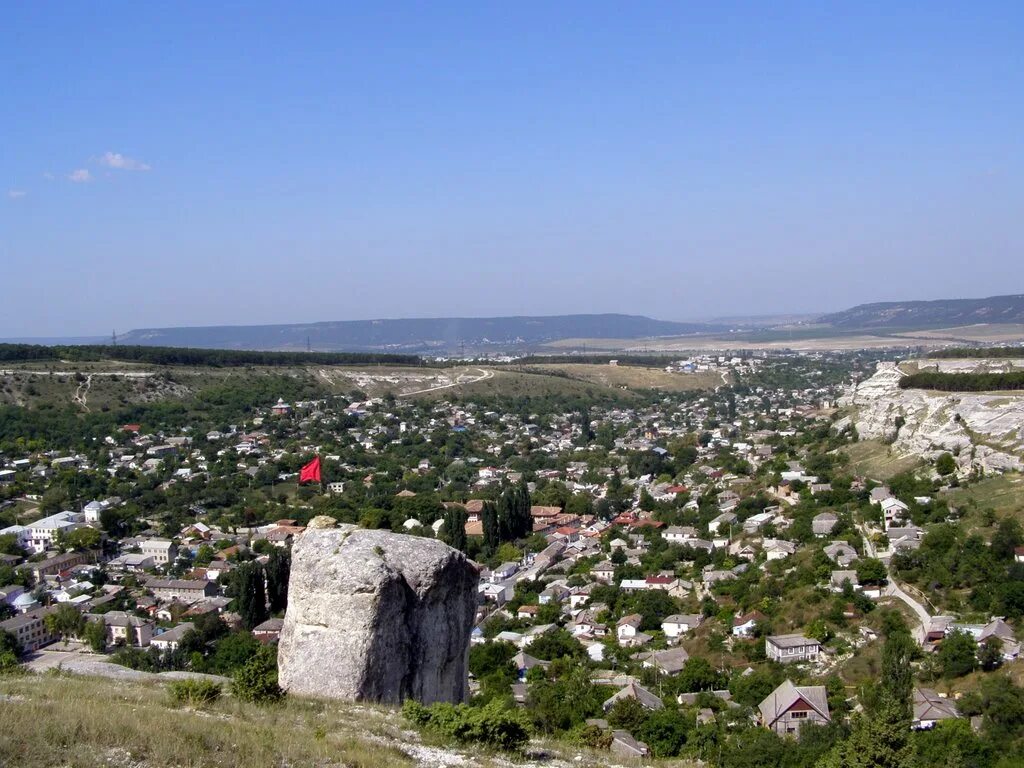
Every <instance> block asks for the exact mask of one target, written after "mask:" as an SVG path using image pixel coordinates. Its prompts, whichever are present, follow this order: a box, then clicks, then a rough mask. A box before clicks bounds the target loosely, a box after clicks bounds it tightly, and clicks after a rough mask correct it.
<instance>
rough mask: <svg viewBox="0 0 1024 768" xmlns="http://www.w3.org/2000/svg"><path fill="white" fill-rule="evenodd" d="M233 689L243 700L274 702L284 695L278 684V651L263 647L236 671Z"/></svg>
mask: <svg viewBox="0 0 1024 768" xmlns="http://www.w3.org/2000/svg"><path fill="white" fill-rule="evenodd" d="M231 691H232V692H233V693H234V694H235V696H237V697H238V698H240V699H242V700H243V701H251V702H253V703H254V704H273V703H275V702H277V701H280V700H281V698H283V697H284V691H282V690H281V688H280V686H278V684H277V653H276V652H275V651H274V649H273V648H270V647H266V646H264V647H262V648H260V649H259V650H258V651H257V652H256V653H255V654H253V657H252V658H251V659H249V660H248V661H247V662H245V664H243V665H242V667H241V668H240V669H238V670H237V671H236V672H235V677H234V679H233V680H232V682H231Z"/></svg>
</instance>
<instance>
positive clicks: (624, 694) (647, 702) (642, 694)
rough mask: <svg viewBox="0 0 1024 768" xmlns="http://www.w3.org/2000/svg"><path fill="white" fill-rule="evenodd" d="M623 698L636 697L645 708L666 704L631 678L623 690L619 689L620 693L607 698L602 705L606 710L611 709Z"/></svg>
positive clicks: (654, 708)
mask: <svg viewBox="0 0 1024 768" xmlns="http://www.w3.org/2000/svg"><path fill="white" fill-rule="evenodd" d="M622 699H636V700H637V701H639V702H640V703H641V704H642V705H643V706H644V708H646V709H650V710H659V709H662V708H663V707H664V706H665V703H664V702H663V701H662V700H661V698H660V697H659V696H657V695H655V694H653V693H651V692H650V691H648V690H647V689H646V688H644V687H643V686H642V685H640V684H639V683H637V682H636V681H635V680H631V681H630V682H628V683H626V685H625V686H624V687H623V688H622V689H621V690H619V692H618V693H616V694H614V695H613V696H611V697H609V698H608V699H606V700H605V702H604V704H602V705H601V707H602V709H604V711H605V712H607V711H608V710H609V709H611V708H612V707H614V706H615V704H616V703H617V702H619V701H621V700H622Z"/></svg>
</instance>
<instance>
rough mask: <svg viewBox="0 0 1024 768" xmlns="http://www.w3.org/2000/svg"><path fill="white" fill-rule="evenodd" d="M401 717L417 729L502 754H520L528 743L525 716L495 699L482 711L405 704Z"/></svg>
mask: <svg viewBox="0 0 1024 768" xmlns="http://www.w3.org/2000/svg"><path fill="white" fill-rule="evenodd" d="M402 715H403V716H404V717H405V718H406V720H408V721H409V722H411V723H412V724H413V725H416V726H417V727H419V728H422V729H424V730H426V731H429V732H431V733H434V734H437V735H438V736H441V737H443V738H446V739H452V740H454V741H457V742H459V743H462V744H479V745H481V746H484V747H488V748H491V749H499V750H503V751H505V752H517V751H520V750H521V749H522V748H523V746H524V745H525V744H526V742H527V741H529V739H530V733H529V720H528V718H527V716H526V713H525V712H522V711H520V710H518V709H512V708H509V707H508V706H507V705H506V704H504V703H503V702H501V701H499V700H497V699H494V700H491V701H489V702H488V703H487V704H485V705H484V706H482V707H471V706H469V705H467V704H444V703H438V704H431V705H430V706H429V707H427V706H424V705H423V704H420V703H419V702H416V701H411V700H410V701H406V702H405V704H404V705H403V706H402Z"/></svg>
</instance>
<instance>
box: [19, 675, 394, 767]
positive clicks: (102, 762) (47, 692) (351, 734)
mask: <svg viewBox="0 0 1024 768" xmlns="http://www.w3.org/2000/svg"><path fill="white" fill-rule="evenodd" d="M0 696H2V697H3V704H2V710H3V724H4V727H3V728H2V729H0V765H12V766H13V765H18V766H22V768H49V767H50V766H56V765H61V766H71V767H73V768H94V767H97V768H98V766H110V765H126V766H127V765H131V766H137V767H138V768H142V767H143V766H144V767H145V768H150V767H151V766H152V767H153V768H156V767H157V766H190V767H194V768H199V767H200V766H216V767H218V768H220V767H224V768H243V767H245V768H248V766H256V765H289V766H314V765H316V766H341V765H345V766H353V768H362V767H364V766H365V767H367V768H369V766H380V765H389V766H390V765H394V766H403V765H413V764H414V762H413V760H412V759H411V758H410V757H408V756H407V755H406V754H405V753H404V752H402V751H401V750H399V749H398V748H397V747H395V746H391V745H388V744H387V743H386V742H383V738H392V739H400V738H401V734H400V733H399V732H398V729H397V728H396V727H395V726H394V725H393V724H392V723H391V722H389V718H388V717H387V713H386V712H384V711H383V710H377V709H375V708H371V707H356V706H351V705H350V706H338V707H332V706H329V705H326V704H322V703H319V702H313V701H303V700H290V701H288V702H287V703H286V704H284V705H282V706H280V707H272V708H267V709H262V708H259V707H256V706H254V705H248V704H244V703H242V702H240V701H238V700H235V699H232V698H224V699H222V700H220V701H218V702H216V703H215V704H213V705H212V706H210V707H209V708H208V709H207V710H205V711H197V710H194V709H188V708H173V707H171V706H169V703H168V702H169V699H168V695H167V692H166V691H165V690H164V689H163V687H162V686H154V685H144V684H132V683H125V682H123V681H118V682H113V681H108V680H103V679H99V678H86V677H71V676H50V675H42V676H36V675H23V676H16V677H3V678H0ZM83 702H90V704H89V705H88V706H83ZM391 720H393V718H391ZM374 736H377V737H378V738H374Z"/></svg>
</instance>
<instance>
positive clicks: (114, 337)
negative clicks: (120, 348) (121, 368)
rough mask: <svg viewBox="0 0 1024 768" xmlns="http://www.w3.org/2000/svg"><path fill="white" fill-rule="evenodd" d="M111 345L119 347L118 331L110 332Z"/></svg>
mask: <svg viewBox="0 0 1024 768" xmlns="http://www.w3.org/2000/svg"><path fill="white" fill-rule="evenodd" d="M110 343H111V345H112V346H115V347H116V346H117V330H116V329H115V330H113V331H111V332H110Z"/></svg>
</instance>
